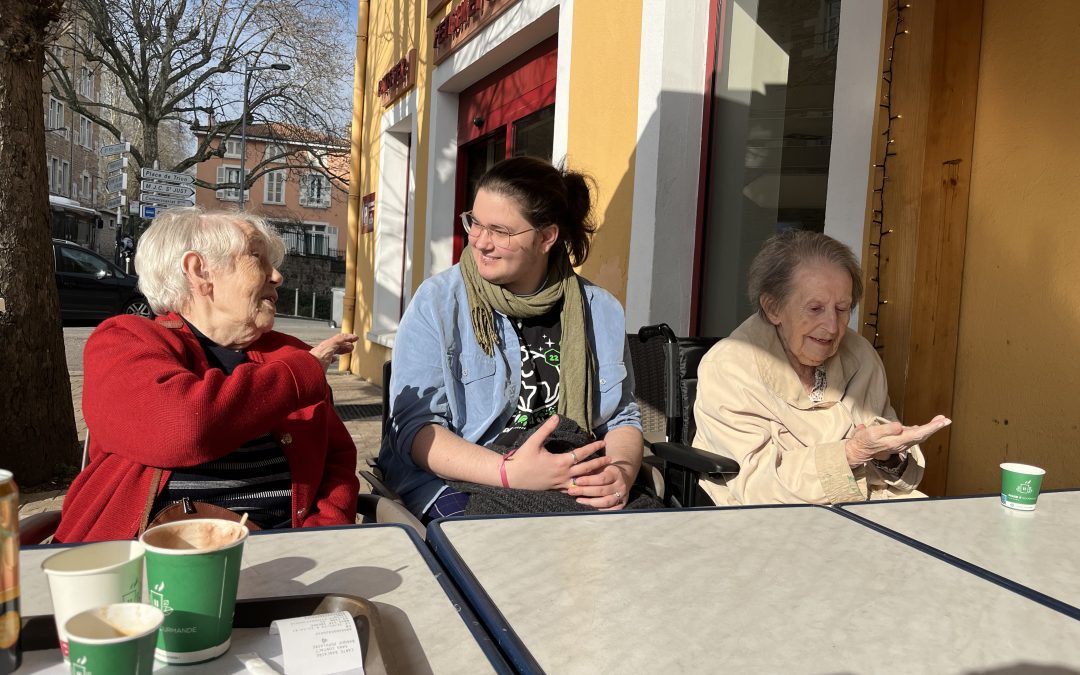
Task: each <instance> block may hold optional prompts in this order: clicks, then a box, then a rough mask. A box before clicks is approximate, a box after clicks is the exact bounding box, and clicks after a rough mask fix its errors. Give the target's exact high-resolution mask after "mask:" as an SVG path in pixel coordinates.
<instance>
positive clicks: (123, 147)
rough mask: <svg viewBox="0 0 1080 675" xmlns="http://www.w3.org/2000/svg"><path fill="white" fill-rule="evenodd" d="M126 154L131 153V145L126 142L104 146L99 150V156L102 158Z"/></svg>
mask: <svg viewBox="0 0 1080 675" xmlns="http://www.w3.org/2000/svg"><path fill="white" fill-rule="evenodd" d="M124 152H131V143H129V142H127V141H124V142H122V143H113V144H112V145H103V146H101V149H100V150H98V155H100V156H102V157H112V156H113V155H119V154H121V153H124Z"/></svg>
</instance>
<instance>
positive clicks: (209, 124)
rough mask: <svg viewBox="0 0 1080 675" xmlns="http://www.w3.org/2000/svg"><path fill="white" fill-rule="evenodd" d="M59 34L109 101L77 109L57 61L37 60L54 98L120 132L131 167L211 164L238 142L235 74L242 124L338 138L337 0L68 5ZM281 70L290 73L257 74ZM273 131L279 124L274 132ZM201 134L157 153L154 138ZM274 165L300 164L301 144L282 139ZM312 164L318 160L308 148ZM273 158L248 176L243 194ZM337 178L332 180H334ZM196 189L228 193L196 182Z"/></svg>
mask: <svg viewBox="0 0 1080 675" xmlns="http://www.w3.org/2000/svg"><path fill="white" fill-rule="evenodd" d="M69 4H70V9H71V13H70V17H71V18H70V21H69V24H68V30H69V31H70V32H71V35H72V37H73V40H72V42H73V44H74V47H73V49H75V50H76V51H77V52H80V53H81V54H82V55H83V57H84V58H85V59H87V60H88V61H90V62H93V63H99V64H100V67H101V68H103V69H104V73H103V76H104V78H105V79H106V80H108V81H110V82H111V85H109V86H112V87H114V88H115V90H116V91H118V92H120V94H121V95H120V96H119V97H115V98H112V99H110V100H98V101H95V102H93V103H88V102H86V101H85V100H80V99H79V97H78V96H77V95H76V91H77V83H76V82H74V81H72V74H71V73H69V72H67V71H66V70H65V69H64V68H63V67H62V63H61V61H60V59H58V58H57V57H56V56H53V55H52V54H51V53H50V54H49V55H47V62H46V71H47V72H48V73H49V76H50V79H51V81H52V85H53V88H54V89H55V95H57V96H58V97H59V98H61V99H63V100H64V101H65V103H66V104H67V105H68V106H69V107H70V108H71V110H73V111H74V112H78V113H80V114H83V115H85V116H86V117H88V118H90V119H91V120H92V121H94V122H95V123H97V124H99V125H101V127H102V128H104V129H105V130H106V131H108V132H110V133H111V134H112V135H113V137H114V138H117V139H119V138H120V137H121V135H122V134H124V133H125V131H126V132H127V133H128V134H130V133H131V132H132V130H133V129H134V130H137V131H136V133H137V134H138V136H136V137H129V136H126V138H127V140H130V141H131V143H132V147H131V156H132V159H133V160H134V161H135V163H136V164H137V165H138V166H152V165H153V163H154V162H155V161H166V160H170V159H171V160H172V161H167V163H166V164H165V166H164V168H168V169H171V170H173V171H185V170H187V169H189V168H190V167H192V166H194V165H195V164H197V163H199V162H203V161H205V160H207V159H209V158H210V157H212V156H222V155H223V154H224V152H225V144H224V143H223V142H222V141H224V140H225V139H229V138H237V137H238V136H239V134H240V121H241V120H240V117H241V110H242V108H243V93H244V92H243V90H244V80H245V73H246V72H248V69H252V70H251V71H250V78H248V80H249V84H250V90H249V94H248V106H247V107H248V111H249V116H248V123H249V124H260V123H261V124H267V125H274V126H273V128H280V129H304V130H307V131H306V132H305V133H306V134H309V135H312V136H313V137H316V138H333V139H340V138H344V137H345V126H346V124H347V119H348V113H347V111H348V107H349V105H350V103H351V102H350V101H348V100H347V95H346V91H347V89H346V87H345V86H344V84H343V83H347V82H348V81H351V74H350V68H349V64H350V62H351V56H352V50H351V48H350V46H349V45H348V44H347V43H346V40H344V39H343V38H344V36H343V34H342V32H341V30H340V26H341V22H342V17H343V15H344V12H346V11H349V9H348V8H349V6H350V3H348V2H347V1H346V0H69ZM282 62H283V63H287V64H288V65H289V66H290V70H288V71H287V72H281V71H277V70H272V69H264V68H265V67H266V66H268V65H270V64H272V63H282ZM279 123H280V124H279ZM178 126H179V127H187V128H192V129H201V130H202V131H205V132H208V133H204V134H199V135H198V136H197V137H192V138H191V140H190V146H189V147H188V148H187V150H188V152H186V153H185V152H181V153H179V155H180V156H176V155H174V156H172V157H169V155H171V154H172V153H169V152H167V151H166V152H163V150H164V148H163V143H162V130H163V129H164V128H168V129H172V130H175V129H176V128H177V127H178ZM283 140H287V141H288V142H289V143H290V144H289V145H288V146H287V147H289V148H290V152H289V153H288V155H287V156H286V157H284V158H278V159H277V160H276V161H278V162H279V165H278V166H276V167H274V168H280V162H281V161H282V159H285V160H286V161H289V162H291V161H292V160H293V159H295V160H296V165H297V166H304V167H307V166H309V156H308V154H307V153H306V152H305V151H304V146H303V142H304V137H303V136H301V137H296V138H288V139H283ZM314 147H315V149H314V151H313V152H312V156H315V157H319V156H320V154H322V152H323V151H322V150H319V149H318V145H316V146H314ZM273 161H275V160H274V158H261V159H260V161H259V162H258V164H257V165H255V166H253V167H251V168H249V170H248V174H247V187H250V185H251V183H252V182H253V181H254V180H255V179H257V178H258V177H259V176H260V175H262V174H263V173H265V171H266V170H268V169H269V168H270V167H268V166H267V165H268V164H269V163H271V162H273ZM338 178H339V180H340V178H341V177H340V176H339V177H338ZM198 185H199V186H200V187H207V188H213V189H220V188H229V187H232V188H239V185H237V184H235V183H232V184H220V185H219V184H215V183H205V182H202V181H200V182H199V183H198Z"/></svg>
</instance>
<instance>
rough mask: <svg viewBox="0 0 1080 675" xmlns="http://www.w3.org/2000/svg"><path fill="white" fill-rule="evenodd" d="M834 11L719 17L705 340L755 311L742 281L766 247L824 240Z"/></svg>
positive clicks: (702, 314) (738, 11) (745, 4)
mask: <svg viewBox="0 0 1080 675" xmlns="http://www.w3.org/2000/svg"><path fill="white" fill-rule="evenodd" d="M840 5H841V2H840V1H839V0H815V1H812V2H804V3H790V2H787V1H786V0H760V1H755V2H749V1H748V0H736V2H732V3H725V4H724V9H722V10H721V11H724V12H726V13H727V16H726V17H725V18H724V21H723V23H722V25H724V26H725V27H726V29H725V31H724V34H722V35H720V36H718V39H719V41H720V42H719V45H718V47H719V49H720V50H721V52H722V53H721V55H720V57H719V63H720V64H721V65H720V67H719V68H718V69H717V70H716V72H715V75H714V79H713V99H712V113H711V118H710V125H711V127H712V133H711V134H710V146H709V148H708V162H709V173H708V184H707V185H706V186H705V194H706V216H705V236H704V241H705V248H704V250H703V251H702V256H701V260H700V262H699V265H700V267H699V270H700V273H701V282H700V289H701V291H700V292H701V297H700V301H699V307H698V311H699V320H700V326H699V327H698V332H699V333H700V334H702V335H727V334H729V333H730V332H731V331H732V330H733V329H734V328H735V327H737V326H738V325H739V324H740V323H741V322H742V321H743V320H745V319H746V317H748V316H749V315H750V314H751V313H752V312H753V311H754V308H753V307H752V306H751V304H750V302H749V300H748V299H747V289H746V275H747V270H748V268H749V266H750V262H751V261H752V260H753V258H754V256H755V255H756V254H757V252H758V251H759V250H760V249H761V245H762V244H763V243H764V241H765V240H766V239H768V238H769V237H771V236H772V235H773V234H775V233H777V232H780V231H782V230H786V229H800V230H812V231H816V232H821V231H823V230H824V226H825V203H826V197H827V194H826V192H827V187H828V176H829V159H830V148H831V145H832V127H833V91H834V88H835V82H836V54H837V50H836V45H837V37H838V26H839V16H840Z"/></svg>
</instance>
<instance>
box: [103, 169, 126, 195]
mask: <svg viewBox="0 0 1080 675" xmlns="http://www.w3.org/2000/svg"><path fill="white" fill-rule="evenodd" d="M126 189H127V172H124V173H118V174H114V175H112V176H109V178H108V180H106V181H105V190H106V191H107V192H121V191H122V190H126Z"/></svg>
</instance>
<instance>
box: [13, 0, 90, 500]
mask: <svg viewBox="0 0 1080 675" xmlns="http://www.w3.org/2000/svg"><path fill="white" fill-rule="evenodd" d="M0 4H2V5H3V7H4V11H3V14H4V20H3V22H2V24H0V467H3V468H5V469H8V470H10V471H12V472H13V473H14V474H15V477H16V480H18V481H19V483H20V484H22V485H24V486H26V485H34V484H37V483H42V482H45V481H46V480H47V479H49V478H51V477H52V476H54V475H55V474H56V473H57V472H58V470H59V469H60V468H61V467H62V465H64V464H67V465H73V466H77V465H78V437H77V435H76V431H75V411H74V408H73V407H72V402H71V382H70V380H69V379H68V372H67V359H66V357H65V355H64V334H63V328H62V326H61V324H60V306H59V299H58V296H57V291H56V282H55V280H54V277H53V251H52V228H51V226H50V223H49V207H48V192H47V189H46V188H47V183H48V181H47V174H46V169H45V127H44V124H43V117H44V110H43V108H42V96H41V78H42V75H43V64H44V44H45V43H46V40H47V38H46V29H47V27H48V25H49V23H50V22H51V21H53V20H55V18H56V15H57V13H58V12H59V8H60V5H61V3H60V2H38V1H37V0H26V1H16V0H0Z"/></svg>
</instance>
